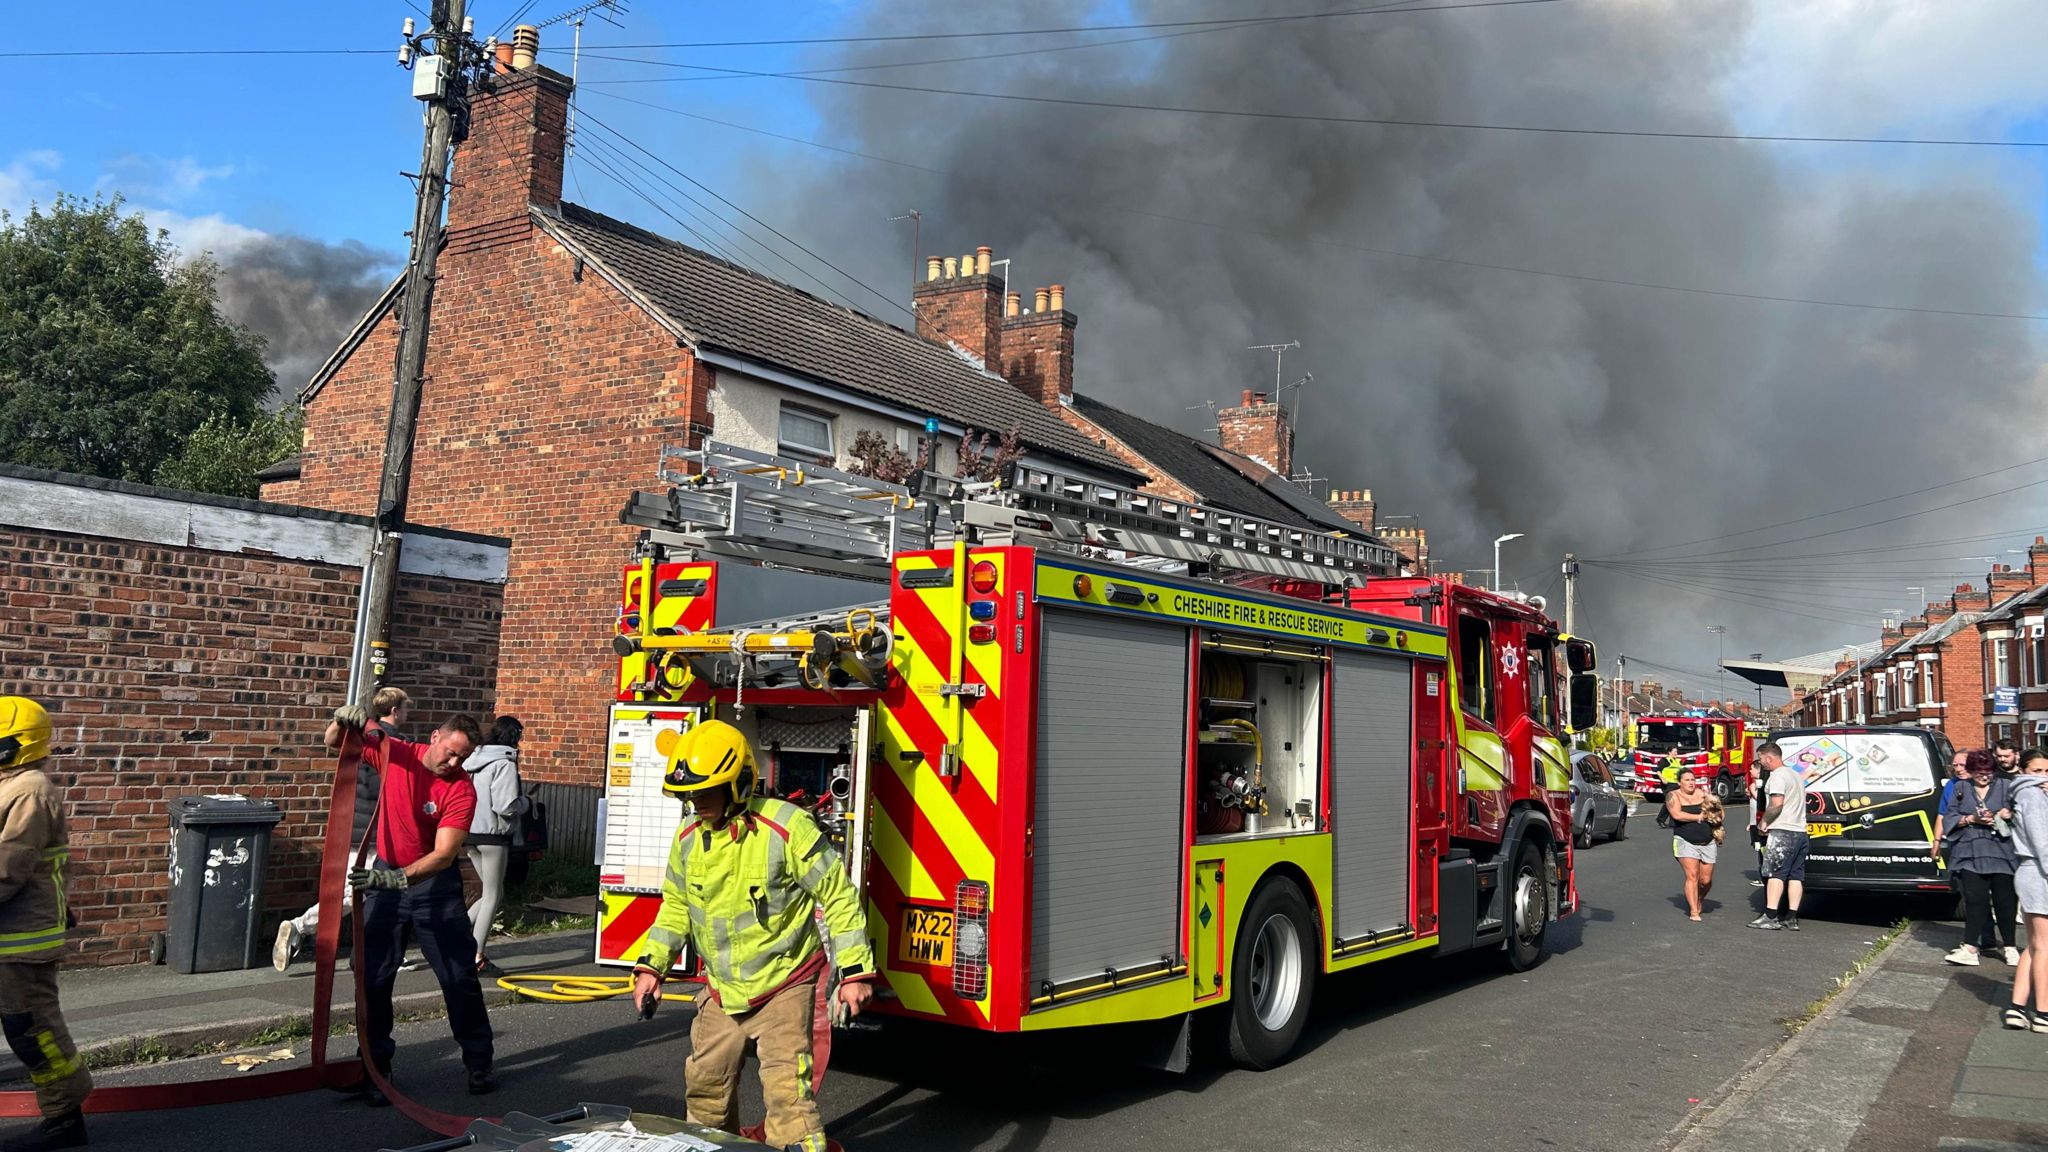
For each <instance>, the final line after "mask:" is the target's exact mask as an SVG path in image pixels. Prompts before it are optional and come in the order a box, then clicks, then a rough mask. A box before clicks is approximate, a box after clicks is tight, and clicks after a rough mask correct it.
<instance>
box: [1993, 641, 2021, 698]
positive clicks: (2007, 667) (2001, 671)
mask: <svg viewBox="0 0 2048 1152" xmlns="http://www.w3.org/2000/svg"><path fill="white" fill-rule="evenodd" d="M1991 663H1992V676H1991V686H1992V687H1994V688H2011V687H2013V686H2014V685H2016V684H2018V683H2019V681H2017V680H2010V681H2009V680H2007V679H2006V678H2007V677H2008V676H2011V675H2012V650H2011V649H2010V648H2009V647H2007V643H2006V638H2005V637H2003V636H1999V637H1996V638H1994V639H1993V640H1992V641H1991Z"/></svg>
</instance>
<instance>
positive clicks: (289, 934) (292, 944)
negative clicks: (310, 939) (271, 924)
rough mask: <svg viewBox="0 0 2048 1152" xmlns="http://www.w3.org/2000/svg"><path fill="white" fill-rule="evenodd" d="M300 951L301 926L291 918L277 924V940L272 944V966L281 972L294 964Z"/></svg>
mask: <svg viewBox="0 0 2048 1152" xmlns="http://www.w3.org/2000/svg"><path fill="white" fill-rule="evenodd" d="M298 951H299V926H298V925H297V924H294V923H293V922H291V921H290V920H287V921H285V922H284V923H282V924H279V925H278V926H277V942H276V943H275V944H272V945H271V946H270V966H271V967H272V968H275V969H277V970H278V971H279V972H282V971H284V970H285V969H287V968H290V967H291V966H292V957H293V956H295V955H297V954H298Z"/></svg>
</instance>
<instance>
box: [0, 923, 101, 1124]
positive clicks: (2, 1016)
mask: <svg viewBox="0 0 2048 1152" xmlns="http://www.w3.org/2000/svg"><path fill="white" fill-rule="evenodd" d="M0 1032H5V1033H6V1035H7V1046H8V1047H9V1048H12V1049H13V1050H14V1054H15V1055H16V1056H18V1057H20V1058H21V1062H22V1064H23V1066H25V1067H26V1068H27V1069H28V1078H29V1080H30V1082H31V1083H33V1084H34V1085H35V1088H36V1104H37V1105H38V1106H40V1107H41V1108H42V1110H43V1115H45V1116H60V1115H62V1114H64V1113H66V1112H69V1111H71V1110H72V1109H74V1108H77V1107H78V1106H79V1105H81V1104H84V1103H85V1095H86V1093H88V1092H91V1091H92V1073H90V1072H87V1071H86V1070H85V1065H84V1063H82V1062H81V1061H80V1060H79V1059H78V1048H77V1046H76V1045H74V1044H72V1043H71V1032H70V1030H69V1029H67V1028H65V1027H64V1013H63V1011H62V1010H61V1009H60V1008H58V1006H57V962H56V961H54V960H48V961H42V962H37V963H8V964H0Z"/></svg>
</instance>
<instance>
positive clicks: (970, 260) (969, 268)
mask: <svg viewBox="0 0 2048 1152" xmlns="http://www.w3.org/2000/svg"><path fill="white" fill-rule="evenodd" d="M960 274H961V275H962V276H972V275H974V253H972V252H969V253H968V254H967V255H965V256H962V257H961V258H960Z"/></svg>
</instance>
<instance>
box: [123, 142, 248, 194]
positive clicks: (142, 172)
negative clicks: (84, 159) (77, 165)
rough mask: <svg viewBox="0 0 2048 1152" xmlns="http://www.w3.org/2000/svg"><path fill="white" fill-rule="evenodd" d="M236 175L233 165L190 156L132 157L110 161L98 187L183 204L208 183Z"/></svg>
mask: <svg viewBox="0 0 2048 1152" xmlns="http://www.w3.org/2000/svg"><path fill="white" fill-rule="evenodd" d="M234 174H235V166H234V165H232V164H211V165H209V164H202V163H200V162H199V161H198V160H196V159H194V158H193V157H190V156H172V157H165V156H144V155H137V154H133V153H131V154H129V155H126V156H117V157H115V158H114V159H112V160H110V161H108V162H107V170H106V171H105V172H103V173H101V175H100V178H99V180H98V182H97V184H96V185H95V186H96V187H98V188H99V189H100V190H102V191H104V192H107V193H115V192H118V193H120V194H121V195H123V196H126V197H128V198H130V199H133V200H150V201H157V202H161V203H165V204H183V203H185V202H186V201H188V200H190V199H192V197H194V196H196V195H198V194H199V193H200V192H201V191H202V190H203V189H204V188H205V187H206V185H207V184H208V183H210V182H212V181H215V180H225V179H227V178H228V177H230V176H232V175H234Z"/></svg>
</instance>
